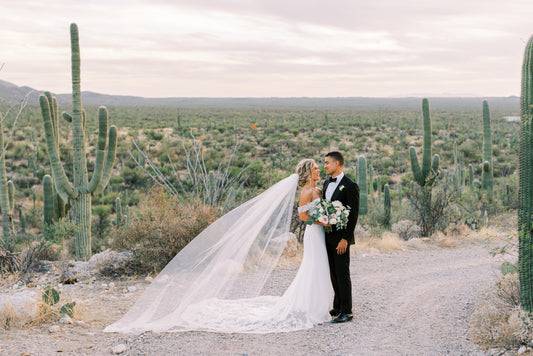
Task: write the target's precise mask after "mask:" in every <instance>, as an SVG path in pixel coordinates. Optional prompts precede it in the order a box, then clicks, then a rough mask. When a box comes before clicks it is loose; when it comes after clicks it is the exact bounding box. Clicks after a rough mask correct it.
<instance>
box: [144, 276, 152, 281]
mask: <svg viewBox="0 0 533 356" xmlns="http://www.w3.org/2000/svg"><path fill="white" fill-rule="evenodd" d="M144 281H145V282H146V283H152V282H153V281H154V279H153V278H152V277H150V276H148V277H146V278H145V279H144Z"/></svg>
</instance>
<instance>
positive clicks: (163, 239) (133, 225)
mask: <svg viewBox="0 0 533 356" xmlns="http://www.w3.org/2000/svg"><path fill="white" fill-rule="evenodd" d="M216 214H217V212H216V210H215V209H214V208H212V207H208V206H204V205H199V204H190V203H187V204H183V203H181V202H179V201H178V199H177V198H176V197H173V196H170V195H169V194H167V193H166V192H165V190H164V189H163V188H162V187H158V188H154V189H153V190H151V191H150V192H149V194H148V195H147V196H146V198H145V199H143V200H141V202H140V204H139V206H138V216H137V217H136V218H133V219H131V218H130V222H129V225H128V227H127V228H125V229H118V230H117V231H116V234H115V238H114V241H113V247H114V248H116V249H119V250H130V251H132V253H133V256H132V262H131V264H132V265H131V266H130V268H131V269H132V270H133V271H134V272H136V273H151V272H159V271H160V270H161V269H162V268H163V267H164V266H165V265H166V264H167V263H168V262H169V261H170V260H171V259H172V258H173V257H174V256H175V255H176V254H177V253H178V252H179V251H180V250H181V249H182V248H183V247H185V246H186V245H187V244H188V243H189V242H190V241H191V240H192V239H193V238H194V237H196V236H197V235H198V234H199V233H200V232H201V231H202V230H203V229H205V228H206V227H207V226H208V225H209V224H210V223H211V222H213V221H214V220H215V219H216V217H217V215H216Z"/></svg>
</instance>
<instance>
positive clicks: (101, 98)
mask: <svg viewBox="0 0 533 356" xmlns="http://www.w3.org/2000/svg"><path fill="white" fill-rule="evenodd" d="M30 91H32V93H31V94H30V104H31V105H38V98H39V95H40V94H41V93H42V92H43V91H42V90H38V89H33V88H30V87H27V86H17V85H16V84H13V83H10V82H6V81H3V80H0V103H12V102H16V101H19V100H20V99H21V98H23V97H24V96H25V95H27V94H28V93H29V92H30ZM54 95H55V96H56V97H57V100H58V101H59V104H60V105H61V106H70V105H71V104H72V95H71V94H56V93H54ZM82 97H83V104H84V105H86V106H100V105H105V106H109V107H111V106H166V107H200V108H202V107H205V108H207V107H217V108H287V109H288V108H302V109H369V110H370V109H391V110H394V109H396V110H419V109H420V107H421V97H405V98H398V97H394V98H365V97H338V98H307V97H301V98H144V97H140V96H126V95H106V94H99V93H94V92H90V91H84V92H82ZM429 99H430V105H431V108H432V109H435V110H449V111H457V110H459V111H481V103H482V100H488V101H489V105H490V107H491V110H492V111H497V112H506V113H517V114H518V113H519V111H520V98H519V97H517V96H510V97H488V98H475V97H431V96H430V97H429Z"/></svg>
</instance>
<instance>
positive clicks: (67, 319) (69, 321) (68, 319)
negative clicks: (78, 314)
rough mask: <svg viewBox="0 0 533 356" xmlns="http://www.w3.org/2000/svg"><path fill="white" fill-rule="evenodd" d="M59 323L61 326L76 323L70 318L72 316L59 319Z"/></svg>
mask: <svg viewBox="0 0 533 356" xmlns="http://www.w3.org/2000/svg"><path fill="white" fill-rule="evenodd" d="M59 323H60V324H73V323H74V322H73V321H72V319H71V318H70V316H68V315H65V316H63V317H62V318H61V319H59Z"/></svg>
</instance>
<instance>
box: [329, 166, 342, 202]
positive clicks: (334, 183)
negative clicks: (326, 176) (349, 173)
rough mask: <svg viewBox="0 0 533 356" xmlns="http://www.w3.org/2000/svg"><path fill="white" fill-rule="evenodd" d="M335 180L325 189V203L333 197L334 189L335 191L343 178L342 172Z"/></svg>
mask: <svg viewBox="0 0 533 356" xmlns="http://www.w3.org/2000/svg"><path fill="white" fill-rule="evenodd" d="M334 178H335V177H334ZM336 178H337V181H336V182H331V183H329V184H328V187H327V189H326V201H331V197H332V196H333V193H334V192H335V189H337V186H338V185H339V183H340V181H341V180H342V178H344V172H341V173H340V174H339V175H338V176H337V177H336Z"/></svg>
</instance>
